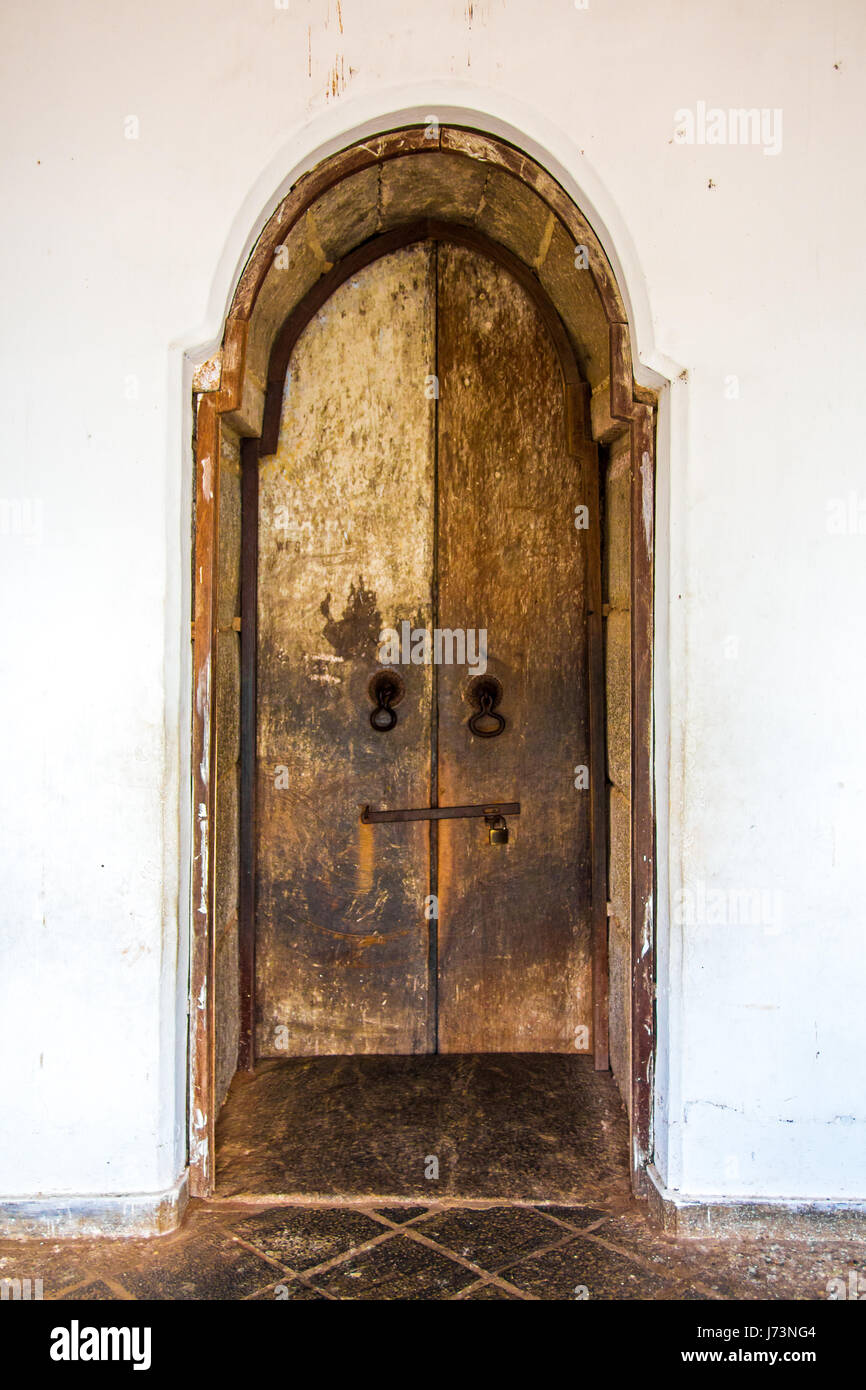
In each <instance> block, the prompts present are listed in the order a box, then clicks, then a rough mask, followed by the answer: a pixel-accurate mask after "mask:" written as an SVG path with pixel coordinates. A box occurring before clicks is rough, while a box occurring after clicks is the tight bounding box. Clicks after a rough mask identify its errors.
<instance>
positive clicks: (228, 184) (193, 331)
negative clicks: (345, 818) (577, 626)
mask: <svg viewBox="0 0 866 1390" xmlns="http://www.w3.org/2000/svg"><path fill="white" fill-rule="evenodd" d="M864 29H866V12H864V11H863V9H862V6H861V5H860V3H859V0H844V3H842V2H837V3H835V4H826V5H823V6H816V5H814V4H811V3H806V2H805V0H766V2H765V3H764V4H762V5H760V6H752V5H747V4H735V5H727V6H715V5H709V4H695V3H693V0H666V3H659V4H656V5H654V6H650V7H648V6H645V5H643V4H638V3H637V0H589V4H588V7H587V8H586V9H578V8H577V7H576V6H575V5H574V3H572V0H522V2H521V3H517V0H486V2H485V0H478V2H477V3H474V4H473V5H472V6H471V7H470V6H468V5H466V4H465V3H463V0H460V3H456V2H455V0H453V2H452V3H446V4H437V5H432V4H429V3H422V2H421V0H366V2H365V3H359V0H342V3H341V5H340V6H338V5H337V4H336V0H288V8H286V9H282V8H278V7H277V5H275V4H274V0H246V3H244V4H243V5H238V4H237V3H236V0H208V3H204V0H183V3H181V4H178V3H176V2H175V3H172V4H169V3H167V0H154V3H153V4H151V5H149V6H141V5H140V4H133V3H131V0H120V3H117V4H114V5H111V6H106V5H103V4H96V3H94V0H84V2H83V3H79V4H78V5H76V6H74V7H70V6H68V5H62V4H60V3H58V2H57V0H46V3H44V4H42V5H40V6H39V7H38V8H37V9H34V8H33V7H32V6H26V5H24V4H22V3H17V4H11V5H8V6H7V7H6V10H5V15H4V44H3V48H2V56H0V62H2V65H3V76H2V82H0V101H2V103H3V108H4V109H3V129H4V142H3V160H4V163H5V170H4V177H5V189H6V196H5V197H4V199H3V203H2V211H0V216H2V219H3V223H4V226H3V233H2V235H3V249H4V255H3V257H2V260H0V276H2V293H3V298H2V303H3V309H4V332H3V334H2V348H0V351H2V381H3V383H4V387H5V411H4V423H5V432H4V448H3V451H2V480H0V498H5V499H7V500H8V501H16V500H21V499H30V500H31V501H32V502H34V503H36V504H41V509H42V511H41V531H40V530H39V526H38V524H37V526H36V527H35V528H34V530H35V532H36V533H35V534H32V535H22V534H14V532H15V531H16V527H15V524H14V519H13V521H12V523H11V524H7V525H6V527H5V531H6V532H7V533H6V534H2V535H0V566H2V593H3V641H2V643H0V712H2V713H0V717H2V728H3V731H4V738H3V741H2V750H3V751H2V776H0V797H2V817H3V825H4V834H3V837H2V846H0V855H2V871H0V883H2V893H0V911H2V931H3V941H2V952H3V972H2V985H0V989H2V996H3V997H2V1017H3V1026H4V1037H5V1040H6V1048H5V1053H4V1057H5V1058H6V1059H7V1062H8V1060H9V1059H10V1058H14V1065H8V1064H7V1065H6V1066H4V1068H3V1069H2V1073H0V1075H2V1081H0V1087H2V1113H3V1121H4V1123H3V1126H2V1130H3V1134H4V1136H5V1138H4V1139H3V1140H2V1150H0V1193H3V1194H7V1195H21V1194H29V1193H69V1192H79V1193H95V1192H133V1191H155V1190H159V1189H161V1188H163V1187H165V1186H167V1185H168V1184H170V1183H171V1182H172V1181H173V1180H174V1179H175V1178H176V1177H177V1175H178V1173H179V1172H180V1170H181V1169H182V1167H183V1164H184V1161H185V1160H184V1149H185V1145H184V1137H183V1131H184V1111H185V1094H184V1085H185V1058H184V1045H183V1040H184V1036H185V1007H186V1005H185V987H186V969H187V931H188V919H187V915H186V905H185V883H186V879H187V870H188V808H187V805H186V787H187V784H188V767H187V765H186V761H185V758H186V754H185V751H184V750H185V748H186V743H187V738H188V724H189V704H188V676H189V670H188V667H189V653H188V632H189V628H188V623H189V616H190V614H189V563H190V561H189V508H190V484H189V467H190V463H189V451H188V439H189V433H190V423H191V422H190V415H189V406H188V386H189V381H190V371H191V366H190V363H191V361H192V360H193V359H195V360H198V359H200V358H203V357H204V356H206V355H207V352H208V351H209V349H210V348H211V347H212V346H213V345H214V344H215V342H216V341H217V340H218V338H219V335H220V325H221V320H222V316H223V314H224V312H225V307H226V304H227V301H228V298H229V296H230V294H231V289H232V286H233V284H234V281H235V279H236V276H237V274H238V272H239V268H240V266H241V264H242V262H243V258H244V254H245V248H248V246H249V245H250V238H251V235H252V232H253V231H254V230H255V229H257V227H258V226H260V225H261V222H262V220H263V218H264V216H265V215H266V213H267V212H268V211H270V209H271V208H272V207H273V205H274V203H275V201H276V199H277V197H278V195H279V193H280V191H281V190H282V189H284V188H285V187H286V186H287V185H288V184H289V183H290V182H291V181H292V179H293V178H294V177H296V176H297V173H298V172H299V171H300V170H301V169H302V168H306V167H309V166H310V164H311V163H313V162H315V160H316V159H318V158H319V157H320V155H321V154H322V153H325V152H327V151H329V150H332V149H336V148H339V147H340V146H341V145H342V144H345V143H348V141H349V140H350V139H353V138H355V137H356V136H357V134H358V133H359V132H363V131H371V130H373V129H382V128H387V127H388V126H389V125H394V124H400V123H402V122H403V121H404V120H405V119H407V117H411V116H412V115H414V116H415V117H419V116H420V117H423V116H424V115H426V114H427V113H428V112H429V113H436V114H439V115H440V117H441V118H442V119H448V118H449V117H450V118H452V119H454V118H461V116H462V119H463V120H464V121H466V122H467V123H470V124H476V125H478V126H480V127H482V128H487V129H490V130H492V131H495V132H499V133H504V134H509V135H510V138H512V139H514V140H515V141H516V142H517V143H522V144H523V145H524V147H525V148H527V149H528V150H529V151H530V152H532V153H534V154H535V155H536V156H537V157H539V158H540V159H541V160H542V162H544V163H546V164H547V166H548V167H549V168H550V169H551V171H552V172H554V173H555V174H556V175H557V176H558V177H560V178H562V179H563V181H564V182H565V183H566V185H567V186H568V187H569V189H570V191H572V192H573V193H575V195H576V196H577V197H578V198H579V200H580V201H581V203H582V206H583V207H584V208H585V210H586V211H587V212H588V213H590V215H591V216H592V218H593V220H594V222H595V225H596V227H597V230H598V231H599V234H600V235H601V236H602V237H603V239H604V241H605V244H606V245H607V246H608V248H609V250H610V253H611V255H612V257H613V258H614V261H615V264H616V266H617V269H618V271H619V273H620V275H621V282H622V286H623V290H624V292H625V293H626V295H627V299H628V302H629V305H630V308H631V312H632V319H633V329H634V331H635V336H636V341H637V345H638V347H639V349H640V354H641V359H642V362H643V363H644V368H642V369H641V370H642V372H643V374H644V376H645V379H647V380H649V379H654V380H656V381H658V380H660V378H662V377H672V378H673V379H674V382H675V384H674V386H673V387H672V388H671V390H670V392H669V393H668V396H667V399H666V400H665V402H664V406H663V430H662V434H663V440H662V443H663V455H662V467H663V469H664V474H663V476H662V477H661V478H660V490H659V516H658V531H659V558H658V563H659V597H658V628H659V638H660V642H659V670H658V675H657V695H658V705H659V718H658V728H657V739H658V750H659V797H660V804H659V825H660V861H661V863H660V884H659V887H660V894H659V898H660V901H659V954H660V980H659V996H660V997H659V1044H660V1046H659V1062H658V1114H657V1150H658V1161H659V1166H660V1169H661V1173H662V1177H663V1178H664V1179H665V1181H666V1182H667V1183H668V1184H669V1185H670V1186H672V1187H676V1188H680V1189H682V1190H683V1191H686V1192H691V1193H720V1192H728V1193H740V1194H756V1195H757V1194H761V1195H773V1194H778V1195H788V1196H815V1197H818V1196H826V1197H866V1142H864V1141H866V1135H864V1123H866V1114H864V1111H866V1106H864V1096H863V1086H862V1080H861V1077H862V1066H861V1062H860V1059H861V1058H862V1055H863V1052H864V1048H866V1011H864V1010H863V1008H862V1007H861V1003H860V1001H861V997H862V993H863V973H864V972H863V966H862V960H863V925H864V908H863V905H862V904H863V894H862V873H861V871H860V869H861V861H862V852H861V839H862V831H861V828H860V827H861V824H862V815H861V806H862V804H863V797H864V791H866V787H864V783H866V746H864V738H863V734H862V717H861V704H862V691H863V689H864V681H866V654H864V653H866V646H864V643H863V641H862V640H861V637H860V631H861V628H862V625H863V616H862V615H863V612H864V587H866V535H858V534H849V535H832V534H829V533H828V531H827V529H826V501H827V499H828V498H832V497H837V496H838V497H846V496H847V495H848V494H849V493H850V492H853V493H854V494H855V496H856V495H857V494H858V489H859V492H860V494H861V495H862V496H863V498H864V502H866V485H864V484H863V483H861V476H862V473H863V459H862V442H861V441H862V438H863V430H862V424H863V415H864V413H866V405H864V398H863V392H862V387H861V381H860V377H861V357H862V351H861V350H860V343H861V339H862V323H863V302H864V280H866V269H864V257H863V253H862V246H863V242H864V205H866V200H864V172H863V162H862V157H861V141H862V126H863V100H862V97H861V96H860V93H861V92H862V90H863V83H864V61H866V33H864ZM837 64H838V66H836V65H837ZM699 100H703V101H705V102H706V103H707V104H708V105H719V106H723V107H728V106H758V107H769V108H776V107H780V108H782V112H783V148H782V152H781V153H780V154H778V155H777V156H771V157H767V156H765V155H764V154H763V152H762V150H761V149H760V148H754V147H742V146H735V147H709V146H684V145H680V144H677V143H675V142H674V141H673V132H674V113H675V111H676V110H677V109H679V108H694V107H695V105H696V103H697V102H698V101H699ZM473 113H474V114H473ZM129 116H135V117H137V118H138V121H139V123H140V129H139V134H138V138H137V139H127V138H125V128H128V127H125V122H126V118H127V117H129ZM710 181H712V183H713V184H714V187H712V188H710V187H708V184H709V182H710ZM683 369H685V370H686V371H687V374H688V376H687V380H679V373H680V371H681V370H683ZM653 371H654V372H655V373H656V374H657V375H656V376H655V377H654V378H653V377H652V372H653ZM732 375H735V376H737V377H738V379H739V392H740V394H739V398H738V399H728V398H727V396H726V394H725V379H726V378H727V377H729V376H732ZM37 522H38V518H37ZM864 524H866V522H864ZM19 529H20V528H19ZM9 532H13V534H9ZM731 638H733V639H736V641H735V642H734V643H732V642H731V641H730V640H729V639H731ZM731 653H735V654H734V655H731ZM683 884H685V885H686V886H687V887H689V888H690V889H691V891H693V892H694V894H695V905H696V911H697V912H698V913H699V912H700V911H701V908H700V906H699V905H700V903H701V901H703V902H705V903H706V904H707V905H708V907H709V910H707V911H705V913H704V915H705V916H708V917H712V915H713V913H714V906H713V905H715V906H716V907H717V900H716V899H715V898H714V897H713V894H714V893H719V892H721V893H722V894H723V895H725V899H724V900H725V902H727V901H728V897H727V895H728V894H731V893H742V892H749V891H757V892H761V891H763V892H764V893H768V894H771V895H772V894H778V895H779V897H778V899H771V901H772V902H773V903H774V905H775V906H776V907H777V909H778V910H777V911H776V912H775V913H774V914H773V920H772V921H771V922H768V923H766V924H761V923H760V921H759V922H758V923H757V924H756V925H751V926H749V925H741V924H740V925H738V924H736V923H731V922H728V923H727V924H715V923H713V922H712V921H708V922H706V923H705V924H701V923H700V922H695V923H693V924H685V925H684V924H682V923H680V922H677V921H675V920H672V917H673V916H675V915H676V914H672V913H671V912H669V901H670V903H672V904H673V905H674V907H675V906H676V904H677V902H678V898H677V894H678V892H679V891H680V889H681V888H682V886H683ZM702 894H703V895H704V896H703V899H702V897H701V895H702Z"/></svg>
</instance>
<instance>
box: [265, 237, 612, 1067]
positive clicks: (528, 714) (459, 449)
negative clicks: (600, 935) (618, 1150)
mask: <svg viewBox="0 0 866 1390" xmlns="http://www.w3.org/2000/svg"><path fill="white" fill-rule="evenodd" d="M580 502H581V496H580V482H579V478H578V474H577V468H576V464H575V462H574V460H573V458H572V457H571V456H570V454H569V451H568V448H567V441H566V426H565V410H564V402H563V391H562V380H561V374H560V366H559V361H558V359H557V355H556V351H555V349H554V346H553V343H552V341H551V339H550V336H549V334H548V330H547V327H546V326H545V323H544V321H543V318H542V316H541V314H540V312H539V309H538V308H537V306H536V304H535V303H534V302H533V300H532V299H531V298H530V297H529V295H528V294H527V292H526V291H525V290H524V289H523V288H522V287H521V286H520V285H519V284H518V283H517V281H516V280H514V279H513V278H512V277H511V275H510V274H509V272H508V271H507V270H506V269H505V268H504V267H503V266H502V265H500V264H498V263H496V262H495V261H494V260H492V259H489V258H488V257H487V256H486V255H484V254H482V253H481V252H480V251H479V250H476V249H473V248H469V247H466V246H463V245H452V244H449V243H447V242H439V243H433V242H424V243H419V244H416V245H413V246H409V247H405V248H402V249H400V250H397V251H394V252H392V253H391V254H389V255H387V256H384V257H382V258H381V259H380V260H378V261H375V262H373V263H372V264H371V265H369V266H367V267H366V268H364V269H363V270H360V271H359V272H357V273H356V274H354V275H353V276H351V277H350V278H349V279H348V280H346V281H345V282H344V283H343V284H342V285H341V287H340V288H339V289H337V290H336V291H335V293H334V294H333V296H332V297H331V299H329V300H328V301H327V303H326V304H325V306H324V308H323V309H322V310H321V311H320V312H319V313H318V315H317V316H316V317H315V318H314V319H313V320H312V321H311V322H310V324H309V325H308V326H307V328H306V329H305V330H304V332H303V334H302V335H301V337H300V339H299V340H298V342H297V345H296V347H295V349H294V352H293V354H292V358H291V361H290V365H289V372H288V377H287V381H286V387H285V391H284V396H283V408H282V417H281V426H280V434H279V443H278V448H277V451H276V453H275V454H274V455H273V456H271V457H269V458H265V459H263V460H262V462H261V465H260V479H259V543H258V544H259V561H258V662H257V688H258V756H257V852H256V881H257V909H256V996H257V1007H256V1019H257V1027H256V1051H257V1054H258V1055H259V1056H286V1055H289V1056H292V1055H294V1056H298V1055H310V1054H327V1053H376V1052H382V1053H385V1052H388V1053H412V1052H430V1051H437V1050H440V1051H452V1052H467V1051H477V1052H485V1051H486V1052H495V1051H522V1052H530V1051H557V1052H573V1051H589V1050H591V1046H592V1037H591V1021H592V998H591V976H592V969H591V965H592V963H591V932H590V892H591V862H590V858H591V842H590V799H589V793H588V791H587V790H586V788H585V784H584V783H585V779H584V778H582V776H581V775H580V773H579V772H578V775H577V776H576V775H575V773H576V771H577V770H578V769H580V768H587V767H588V766H589V762H590V752H589V720H588V690H587V637H586V631H587V628H586V597H585V563H586V556H585V553H584V546H585V544H586V539H585V538H586V532H585V531H583V530H581V529H578V528H577V527H576V526H575V509H576V507H577V506H579V504H580ZM437 630H439V631H440V632H443V631H445V632H447V633H449V634H451V637H450V638H449V639H446V640H445V641H443V642H441V643H440V644H439V647H438V654H439V656H440V658H441V659H440V660H439V661H436V660H435V659H431V658H433V657H435V656H436V654H437V645H436V642H435V633H436V631H437ZM455 633H457V634H460V633H462V634H463V641H464V644H465V648H466V652H465V655H466V659H465V660H464V661H463V662H460V660H459V658H460V655H461V650H460V645H459V641H458V642H456V643H455V641H454V636H453V635H454V634H455ZM390 634H398V635H399V638H400V643H399V647H398V648H397V649H396V650H395V648H394V647H393V643H392V644H391V645H390V646H389V645H386V644H387V643H389V642H391V640H392V639H391V636H390ZM425 634H426V637H425ZM482 634H483V635H482ZM485 647H486V669H485V661H484V655H485V651H484V649H485ZM449 657H450V658H451V659H450V660H449ZM473 659H474V660H473ZM470 662H473V664H470ZM384 669H390V670H392V671H394V672H396V675H397V677H398V678H399V679H398V684H399V687H400V692H399V699H398V702H397V703H394V704H393V711H394V713H395V714H396V716H397V722H396V725H395V726H394V727H393V728H391V729H389V730H387V731H377V730H376V729H374V728H373V727H372V725H371V721H370V714H371V711H372V710H373V709H374V707H375V692H373V694H371V680H373V679H374V678H375V677H376V675H377V673H381V672H382V671H383V670H384ZM479 674H485V675H486V676H487V678H494V679H495V680H496V681H497V682H498V683H499V686H498V688H499V689H500V690H501V698H500V702H499V704H498V706H497V708H498V710H499V712H500V713H501V715H502V716H503V717H504V719H505V721H506V723H505V728H504V729H503V731H502V732H501V733H500V734H498V735H497V736H495V737H487V738H484V737H479V736H477V735H476V734H474V733H473V732H472V731H471V730H470V728H469V718H470V716H471V715H472V714H473V713H474V711H475V707H474V706H473V705H472V704H471V703H470V694H471V686H470V683H471V681H472V679H473V677H477V676H478V675H479ZM379 722H380V723H385V722H388V716H387V715H385V716H384V717H381V716H380V720H379ZM482 727H483V728H487V727H490V723H489V722H488V723H486V724H485V723H484V722H482ZM576 784H577V785H576ZM491 800H496V801H519V802H520V804H521V813H520V815H519V817H513V818H511V819H510V822H509V832H510V838H509V842H508V844H507V845H501V846H493V845H491V844H489V843H488V835H487V830H486V827H485V823H484V821H483V820H472V819H462V820H447V819H444V820H440V821H438V822H429V821H416V822H411V823H398V824H375V825H363V824H361V820H360V810H361V807H362V805H364V804H369V805H370V806H371V807H372V808H373V809H386V808H411V807H419V808H424V807H429V806H431V805H433V806H439V807H446V806H452V805H466V804H473V805H474V804H482V803H488V802H490V801H491Z"/></svg>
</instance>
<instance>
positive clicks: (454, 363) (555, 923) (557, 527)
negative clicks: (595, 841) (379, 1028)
mask: <svg viewBox="0 0 866 1390" xmlns="http://www.w3.org/2000/svg"><path fill="white" fill-rule="evenodd" d="M439 266H440V273H439V368H440V370H439V379H440V402H439V410H440V445H439V478H440V579H439V586H440V609H439V615H438V625H439V626H440V627H442V628H446V629H464V630H465V629H476V630H477V629H479V628H483V629H486V630H487V640H488V660H487V666H488V672H489V673H490V674H491V675H493V676H495V677H497V678H498V679H499V680H500V681H501V683H502V687H503V696H502V702H501V706H500V709H501V712H502V714H503V715H504V716H505V717H506V719H507V721H508V723H507V727H506V729H505V732H504V733H503V734H501V735H500V736H498V737H496V738H490V739H479V738H477V737H475V736H474V735H473V734H472V733H471V732H470V731H469V729H468V717H469V715H470V714H471V713H472V708H471V706H470V705H469V704H468V703H467V701H466V698H465V697H466V687H467V684H468V681H469V679H470V676H471V674H472V673H471V671H469V670H468V669H467V667H466V666H458V665H448V664H446V665H443V666H442V668H441V670H440V672H439V685H440V698H439V720H440V727H439V747H440V760H439V777H440V804H442V805H447V804H459V803H463V802H467V803H469V802H483V801H485V800H488V799H489V800H494V799H497V800H519V801H520V802H521V805H522V811H521V815H520V817H519V818H516V819H515V820H514V821H513V823H512V824H511V826H510V830H511V842H510V843H509V844H508V845H507V846H505V847H492V846H490V845H488V843H487V837H486V832H485V830H484V825H483V822H473V821H443V822H442V823H441V825H440V827H439V843H440V856H439V908H440V943H439V958H440V1019H439V1036H440V1048H441V1050H443V1051H455V1052H460V1051H464V1052H468V1051H481V1052H486V1051H493V1052H495V1051H515V1052H536V1051H537V1052H541V1051H553V1052H574V1051H581V1052H587V1051H591V1050H592V964H591V957H592V915H591V914H592V905H591V894H592V884H591V794H590V791H589V789H588V788H581V789H578V788H577V787H576V786H575V779H576V776H577V777H578V778H579V777H580V774H579V773H578V771H577V770H578V769H579V768H589V766H590V762H591V752H590V738H589V718H588V708H589V706H588V700H589V691H588V650H587V628H586V606H587V592H586V583H585V560H586V557H585V550H586V537H587V531H586V530H585V529H577V527H576V526H575V520H576V514H575V508H576V507H577V506H579V505H581V504H583V502H584V499H583V497H582V495H581V484H582V480H581V476H580V468H579V466H578V463H577V461H576V460H575V458H574V457H573V454H572V450H571V440H570V438H569V433H570V432H569V429H568V421H567V417H566V410H565V404H564V399H563V391H562V378H561V373H560V366H559V361H558V358H557V355H556V351H555V349H554V346H553V342H552V340H551V338H550V335H549V333H548V331H547V329H546V327H545V324H544V322H543V320H542V317H541V315H540V313H539V311H538V309H537V307H536V306H535V304H534V303H533V302H532V300H531V299H530V298H529V296H528V295H527V293H526V292H525V291H524V289H523V288H522V287H521V286H520V285H518V284H517V283H516V281H515V280H514V279H513V278H512V277H511V276H510V275H509V274H508V273H507V272H506V271H505V270H504V269H503V268H502V267H501V266H499V265H496V264H494V263H493V262H492V261H490V260H488V259H487V258H486V257H485V256H482V255H480V254H478V253H477V252H475V251H473V250H469V249H465V248H463V247H455V246H450V245H442V246H440V249H439Z"/></svg>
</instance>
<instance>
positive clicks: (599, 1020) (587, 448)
mask: <svg viewBox="0 0 866 1390" xmlns="http://www.w3.org/2000/svg"><path fill="white" fill-rule="evenodd" d="M589 396H590V393H589V387H588V386H587V385H585V384H582V385H581V386H580V387H573V388H571V390H570V392H569V400H570V401H571V402H572V403H573V404H572V410H573V423H572V436H573V442H572V447H573V450H574V454H575V457H576V458H577V459H578V460H579V462H580V477H581V495H582V497H583V499H584V500H585V503H586V506H587V508H588V509H589V518H588V520H589V527H588V529H587V532H586V546H585V551H584V555H585V561H586V570H585V575H586V602H587V619H586V620H587V641H588V666H589V737H590V798H591V801H590V806H591V810H590V821H591V829H590V834H591V838H592V1020H593V1026H592V1037H593V1057H594V1062H595V1069H596V1071H607V1070H608V1068H609V1066H610V1048H609V1040H610V1008H609V1006H610V990H609V985H610V981H609V970H608V940H607V930H608V928H607V777H606V763H607V759H606V756H605V694H604V637H603V625H602V586H601V530H602V507H601V488H600V483H599V466H598V446H597V445H596V444H595V443H594V442H593V440H592V435H591V430H590V399H589Z"/></svg>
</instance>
